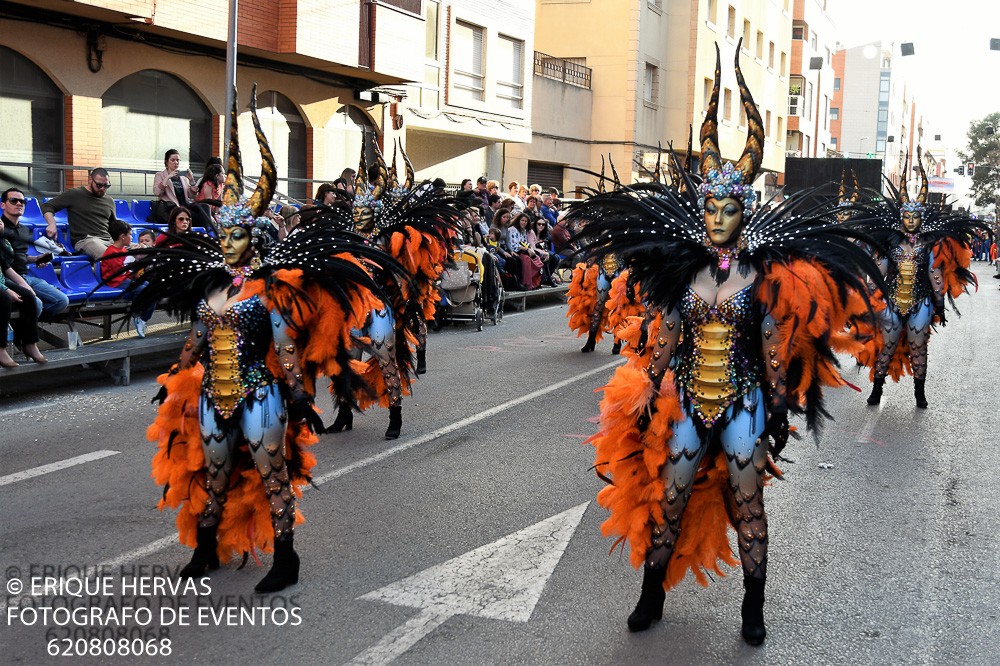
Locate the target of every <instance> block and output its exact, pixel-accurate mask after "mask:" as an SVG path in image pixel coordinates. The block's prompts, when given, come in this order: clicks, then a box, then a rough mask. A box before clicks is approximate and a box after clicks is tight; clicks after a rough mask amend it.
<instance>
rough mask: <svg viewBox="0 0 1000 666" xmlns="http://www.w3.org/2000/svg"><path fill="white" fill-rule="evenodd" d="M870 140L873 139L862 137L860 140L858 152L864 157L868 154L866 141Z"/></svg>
mask: <svg viewBox="0 0 1000 666" xmlns="http://www.w3.org/2000/svg"><path fill="white" fill-rule="evenodd" d="M870 138H871V137H870V136H863V137H861V139H859V140H858V152H859V153H861V154H862V155H866V154H867V153H865V141H867V140H868V139H870Z"/></svg>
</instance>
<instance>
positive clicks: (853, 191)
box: [837, 164, 861, 208]
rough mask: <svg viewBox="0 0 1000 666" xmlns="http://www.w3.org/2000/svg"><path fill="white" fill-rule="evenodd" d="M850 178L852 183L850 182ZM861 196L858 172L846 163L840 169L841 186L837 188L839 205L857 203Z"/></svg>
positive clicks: (844, 205) (845, 205) (843, 206)
mask: <svg viewBox="0 0 1000 666" xmlns="http://www.w3.org/2000/svg"><path fill="white" fill-rule="evenodd" d="M848 178H850V181H851V182H850V183H848ZM860 196H861V187H860V186H859V185H858V174H856V173H854V169H852V168H851V167H849V166H847V164H844V166H843V168H842V169H841V170H840V188H839V189H838V190H837V205H838V206H839V207H841V208H846V207H848V206H851V205H852V204H856V203H857V202H858V199H859V198H860Z"/></svg>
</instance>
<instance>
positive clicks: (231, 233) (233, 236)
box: [219, 227, 253, 268]
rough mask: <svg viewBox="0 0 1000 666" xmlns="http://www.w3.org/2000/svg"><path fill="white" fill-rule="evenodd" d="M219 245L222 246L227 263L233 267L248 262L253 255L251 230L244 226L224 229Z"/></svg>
mask: <svg viewBox="0 0 1000 666" xmlns="http://www.w3.org/2000/svg"><path fill="white" fill-rule="evenodd" d="M219 245H220V246H221V247H222V257H223V260H224V261H225V262H226V265H227V266H232V267H233V268H237V267H239V266H242V265H244V264H246V263H247V262H249V261H250V257H251V256H252V255H253V248H252V247H251V245H250V232H249V231H248V230H247V229H244V228H243V227H230V228H228V229H222V230H221V235H220V236H219Z"/></svg>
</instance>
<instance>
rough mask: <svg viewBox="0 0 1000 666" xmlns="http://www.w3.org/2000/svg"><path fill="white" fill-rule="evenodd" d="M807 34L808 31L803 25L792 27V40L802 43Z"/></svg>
mask: <svg viewBox="0 0 1000 666" xmlns="http://www.w3.org/2000/svg"><path fill="white" fill-rule="evenodd" d="M805 33H806V29H805V28H804V27H802V26H801V25H793V26H792V39H795V40H798V41H802V40H803V39H805Z"/></svg>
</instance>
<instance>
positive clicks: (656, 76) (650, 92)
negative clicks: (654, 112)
mask: <svg viewBox="0 0 1000 666" xmlns="http://www.w3.org/2000/svg"><path fill="white" fill-rule="evenodd" d="M659 87H660V73H659V71H658V70H657V69H656V65H651V64H649V63H648V62H647V63H646V71H645V72H644V74H643V78H642V101H643V102H645V103H646V104H656V101H657V99H658V95H657V94H656V93H657V91H658V89H659Z"/></svg>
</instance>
